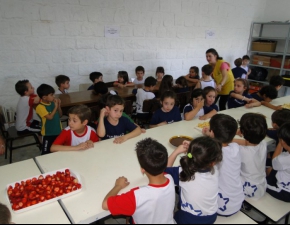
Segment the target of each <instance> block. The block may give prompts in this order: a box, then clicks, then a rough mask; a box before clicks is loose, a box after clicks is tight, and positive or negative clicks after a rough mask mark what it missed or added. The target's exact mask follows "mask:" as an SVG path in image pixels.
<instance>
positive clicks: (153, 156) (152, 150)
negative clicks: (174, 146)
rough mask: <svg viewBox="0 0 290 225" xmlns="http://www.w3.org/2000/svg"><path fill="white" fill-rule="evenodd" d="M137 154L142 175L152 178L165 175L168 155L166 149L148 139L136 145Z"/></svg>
mask: <svg viewBox="0 0 290 225" xmlns="http://www.w3.org/2000/svg"><path fill="white" fill-rule="evenodd" d="M136 153H137V158H138V161H139V164H140V166H141V170H142V173H144V172H146V173H148V174H149V175H151V176H157V175H160V174H162V173H164V171H165V169H166V167H167V161H168V153H167V150H166V148H165V147H164V146H163V145H162V144H160V143H158V142H157V141H155V140H152V139H151V138H146V139H144V140H142V141H139V142H138V143H137V144H136Z"/></svg>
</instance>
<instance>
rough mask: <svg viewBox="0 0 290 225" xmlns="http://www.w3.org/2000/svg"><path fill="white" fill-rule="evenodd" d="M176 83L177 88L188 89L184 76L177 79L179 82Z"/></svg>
mask: <svg viewBox="0 0 290 225" xmlns="http://www.w3.org/2000/svg"><path fill="white" fill-rule="evenodd" d="M175 83H176V84H177V86H178V87H179V88H187V87H188V83H187V80H186V79H185V77H184V76H181V77H179V78H177V80H176V81H175Z"/></svg>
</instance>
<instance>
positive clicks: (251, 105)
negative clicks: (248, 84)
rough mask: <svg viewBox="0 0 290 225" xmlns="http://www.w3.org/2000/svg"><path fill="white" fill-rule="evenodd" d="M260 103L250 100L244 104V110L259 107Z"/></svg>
mask: <svg viewBox="0 0 290 225" xmlns="http://www.w3.org/2000/svg"><path fill="white" fill-rule="evenodd" d="M261 105H262V104H261V102H259V101H257V100H256V99H254V98H252V99H251V100H250V101H249V102H248V104H246V105H245V106H246V108H253V107H259V106H261Z"/></svg>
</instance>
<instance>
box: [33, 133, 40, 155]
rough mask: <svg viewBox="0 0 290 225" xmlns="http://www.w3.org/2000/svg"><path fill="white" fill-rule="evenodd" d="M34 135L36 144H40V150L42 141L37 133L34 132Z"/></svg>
mask: <svg viewBox="0 0 290 225" xmlns="http://www.w3.org/2000/svg"><path fill="white" fill-rule="evenodd" d="M33 137H34V140H35V142H36V144H38V148H39V150H40V151H41V143H40V141H39V139H38V136H37V134H34V135H33Z"/></svg>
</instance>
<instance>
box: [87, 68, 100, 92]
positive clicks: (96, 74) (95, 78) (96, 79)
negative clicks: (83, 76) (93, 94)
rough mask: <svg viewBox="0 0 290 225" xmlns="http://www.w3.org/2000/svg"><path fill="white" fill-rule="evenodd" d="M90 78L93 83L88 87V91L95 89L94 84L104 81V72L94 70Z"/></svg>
mask: <svg viewBox="0 0 290 225" xmlns="http://www.w3.org/2000/svg"><path fill="white" fill-rule="evenodd" d="M90 80H91V81H92V82H93V84H92V85H91V86H90V87H89V88H88V91H90V90H94V85H95V84H97V83H99V82H103V74H101V73H100V72H92V73H91V74H90Z"/></svg>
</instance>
